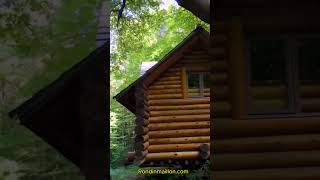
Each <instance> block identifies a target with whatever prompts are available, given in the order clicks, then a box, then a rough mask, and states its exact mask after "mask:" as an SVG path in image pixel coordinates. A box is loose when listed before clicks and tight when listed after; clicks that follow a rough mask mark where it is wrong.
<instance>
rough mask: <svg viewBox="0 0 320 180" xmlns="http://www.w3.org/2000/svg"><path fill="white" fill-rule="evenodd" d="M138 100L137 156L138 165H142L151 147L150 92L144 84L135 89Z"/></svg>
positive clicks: (136, 113)
mask: <svg viewBox="0 0 320 180" xmlns="http://www.w3.org/2000/svg"><path fill="white" fill-rule="evenodd" d="M135 99H136V112H135V115H136V128H135V132H136V137H135V155H136V159H135V161H136V163H137V164H138V165H141V164H142V163H144V161H145V157H146V156H147V154H148V151H147V149H148V147H149V141H148V140H149V136H148V132H149V128H148V124H149V120H148V119H149V116H150V115H149V114H150V112H149V108H148V106H149V105H148V91H147V87H146V86H145V85H144V84H143V83H139V84H138V85H137V86H136V89H135Z"/></svg>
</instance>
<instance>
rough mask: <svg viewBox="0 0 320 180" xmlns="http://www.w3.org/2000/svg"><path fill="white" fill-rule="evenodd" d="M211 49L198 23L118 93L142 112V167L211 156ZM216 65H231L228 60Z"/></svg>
mask: <svg viewBox="0 0 320 180" xmlns="http://www.w3.org/2000/svg"><path fill="white" fill-rule="evenodd" d="M208 48H209V33H208V32H207V31H206V30H204V28H202V27H201V26H198V27H197V28H196V29H195V30H194V31H192V32H191V33H190V34H189V35H188V36H187V37H186V38H185V39H184V40H183V41H182V42H181V43H180V44H179V45H178V46H177V47H175V48H174V49H173V50H172V51H170V52H169V53H168V54H167V55H166V56H165V57H164V58H163V59H162V60H160V61H159V62H157V63H156V64H152V63H149V65H150V64H151V65H153V66H152V67H151V68H150V69H148V70H146V71H145V70H144V69H145V68H146V67H145V66H144V65H143V66H142V70H143V71H145V72H144V74H143V75H142V76H141V77H140V78H139V79H138V80H136V81H135V82H133V83H132V84H131V85H129V86H128V87H127V88H125V89H124V90H122V91H121V92H120V93H119V94H117V95H116V96H115V97H114V98H115V99H116V100H117V101H118V102H120V103H121V104H122V105H123V106H125V107H126V108H127V109H128V110H130V111H131V112H132V113H134V114H135V115H136V120H135V121H136V128H135V133H136V137H135V155H136V162H137V163H139V165H142V166H152V165H154V166H157V165H161V166H163V165H164V164H171V163H179V164H189V163H190V164H197V163H198V164H200V163H201V162H203V161H204V160H206V159H208V158H209V147H210V146H209V142H210V88H209V85H210V82H209V78H210V74H209V72H210V67H209V66H208V64H209V62H210V56H209V54H208ZM219 53H223V52H219ZM216 67H217V68H218V69H220V70H221V71H223V70H224V69H225V68H226V67H225V63H224V62H218V63H217V64H216ZM224 80H225V78H224V77H219V78H218V79H215V81H216V82H218V83H223V82H224ZM221 113H222V114H223V112H221Z"/></svg>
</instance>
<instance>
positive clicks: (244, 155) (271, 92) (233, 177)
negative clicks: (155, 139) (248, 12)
mask: <svg viewBox="0 0 320 180" xmlns="http://www.w3.org/2000/svg"><path fill="white" fill-rule="evenodd" d="M229 23H232V22H223V23H216V24H215V26H213V27H212V28H213V34H214V35H213V36H212V47H211V49H213V48H215V47H220V44H221V43H219V42H220V39H221V34H229V33H230V32H232V31H231V30H230V29H229V28H232V26H231V25H230V24H229ZM215 35H216V36H217V37H215ZM232 38H234V36H233V35H230V34H229V35H227V37H226V39H225V40H226V41H227V42H229V43H230V42H233V40H234V39H232ZM230 47H232V46H227V47H226V52H228V54H229V53H231V52H233V53H234V52H236V51H230V50H229V48H230ZM233 48H234V47H233ZM227 58H228V63H233V61H234V59H237V58H234V57H232V56H230V55H228V56H227ZM217 59H218V58H217ZM238 60H239V59H238ZM242 60H243V62H245V59H242ZM213 61H215V58H213ZM211 72H212V74H213V75H212V76H214V74H215V73H216V74H218V73H219V71H218V70H214V69H213V70H212V71H211ZM229 76H230V72H228V73H227V77H229ZM234 77H235V76H234ZM228 80H229V78H228ZM242 82H243V83H245V81H244V80H243V81H242ZM228 85H229V87H230V86H231V85H230V83H229V84H228ZM215 87H216V84H214V82H212V84H211V92H213V91H214V90H215ZM319 90H320V86H319V87H318V86H315V85H312V86H311V85H309V86H306V85H303V86H300V89H299V92H300V96H301V97H300V98H301V102H302V104H301V107H302V111H303V112H315V111H316V109H317V108H319V107H320V106H319V105H317V103H319V101H318V97H320V96H319V95H320V94H319V92H320V91H319ZM286 91H287V90H286V87H284V86H274V87H253V88H252V89H251V93H252V94H253V97H254V101H253V103H255V105H254V106H256V107H257V109H263V108H266V107H274V108H277V109H278V108H281V107H284V106H287V105H286V102H284V100H283V99H285V97H286V96H287V94H286ZM227 96H229V97H230V98H233V97H234V96H235V94H233V93H232V94H230V95H227ZM211 98H212V97H211ZM214 100H215V97H214V96H213V101H212V104H211V107H212V108H215V107H216V102H215V101H214ZM244 102H245V101H244ZM242 105H247V104H246V103H243V104H242ZM229 107H230V111H231V112H232V111H234V108H237V104H235V103H230V106H229ZM243 110H245V109H243ZM317 111H318V112H319V110H317ZM211 113H212V112H211ZM232 114H233V115H232V116H229V117H225V118H220V117H218V118H215V117H213V120H212V122H213V123H212V124H213V127H212V129H213V133H212V134H213V137H214V138H211V147H212V148H211V151H210V154H211V155H212V156H211V157H210V158H211V164H212V166H211V169H212V172H211V179H214V180H244V179H245V180H256V179H259V180H260V179H261V180H270V179H273V180H286V179H288V180H289V179H290V180H291V179H305V180H307V179H310V180H311V179H319V178H320V173H319V169H320V141H319V139H318V138H319V136H320V117H319V116H313V117H300V118H299V117H295V118H294V117H292V118H290V117H286V118H268V117H264V118H261V119H254V118H249V117H247V118H241V116H239V117H240V118H235V117H236V116H234V113H232ZM236 114H238V113H236ZM239 114H241V112H240V113H239ZM190 141H191V140H190ZM213 154H214V155H213Z"/></svg>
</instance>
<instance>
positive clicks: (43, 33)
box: [0, 0, 99, 180]
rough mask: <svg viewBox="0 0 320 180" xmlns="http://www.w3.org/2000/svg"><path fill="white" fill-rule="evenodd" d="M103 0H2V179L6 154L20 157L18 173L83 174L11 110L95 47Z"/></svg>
mask: <svg viewBox="0 0 320 180" xmlns="http://www.w3.org/2000/svg"><path fill="white" fill-rule="evenodd" d="M98 2H99V0H89V1H88V0H69V1H61V0H54V1H49V0H36V1H35V0H19V1H11V0H4V1H3V2H1V3H0V9H1V12H0V17H1V18H0V43H1V44H0V46H1V52H0V70H1V72H0V179H1V178H3V175H5V176H6V177H9V176H10V175H12V174H13V172H9V171H8V172H9V173H10V174H8V172H4V174H2V173H3V172H2V171H1V170H3V167H2V166H1V163H2V162H5V161H4V160H2V159H5V160H7V161H9V162H15V163H17V164H18V166H19V171H18V172H14V173H18V174H20V178H19V179H23V180H29V179H30V180H31V179H32V180H37V179H41V180H45V179H50V180H54V179H59V180H60V179H61V180H64V179H66V180H67V179H83V176H82V175H81V174H79V169H78V168H77V167H75V166H74V165H73V164H72V163H71V162H69V161H68V160H66V159H65V158H64V157H63V156H62V155H61V154H60V153H58V152H57V151H55V150H54V149H53V148H52V147H51V146H49V145H47V144H46V143H45V142H44V141H43V140H41V139H40V138H38V137H37V136H36V135H34V134H32V133H31V132H30V131H28V130H26V129H25V128H24V127H22V126H20V125H17V123H16V122H15V121H14V120H12V119H9V118H8V114H7V113H8V111H10V110H12V109H13V108H14V107H16V106H17V105H18V104H20V103H22V101H24V100H26V99H27V98H29V97H31V96H32V95H33V94H34V93H35V92H37V91H38V90H40V89H41V88H43V87H44V86H46V85H47V84H49V83H51V82H52V81H53V80H55V79H56V78H58V77H59V75H60V74H61V73H63V72H64V71H66V70H68V69H69V68H70V67H71V66H73V65H74V64H75V63H77V62H78V61H80V60H82V59H83V58H84V57H85V56H87V55H88V54H89V52H91V51H92V50H93V49H94V48H95V33H96V16H95V10H96V9H97V5H98ZM4 51H5V52H4ZM4 55H5V56H4ZM39 64H40V65H41V67H38V65H39ZM2 65H4V66H5V67H6V68H2V67H1V66H2ZM4 179H6V178H4Z"/></svg>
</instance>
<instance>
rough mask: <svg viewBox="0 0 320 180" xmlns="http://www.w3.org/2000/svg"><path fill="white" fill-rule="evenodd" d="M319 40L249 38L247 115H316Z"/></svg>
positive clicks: (319, 94) (318, 104)
mask: <svg viewBox="0 0 320 180" xmlns="http://www.w3.org/2000/svg"><path fill="white" fill-rule="evenodd" d="M319 40H320V38H318V37H307V38H306V37H301V36H300V37H299V36H278V37H274V36H273V37H270V36H269V37H266V38H261V37H253V38H252V37H251V38H250V39H249V41H248V42H249V46H248V47H249V49H248V55H249V62H250V74H249V79H250V87H249V92H250V94H251V95H250V100H249V102H250V112H251V114H266V113H300V112H320V43H319V42H320V41H319Z"/></svg>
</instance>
